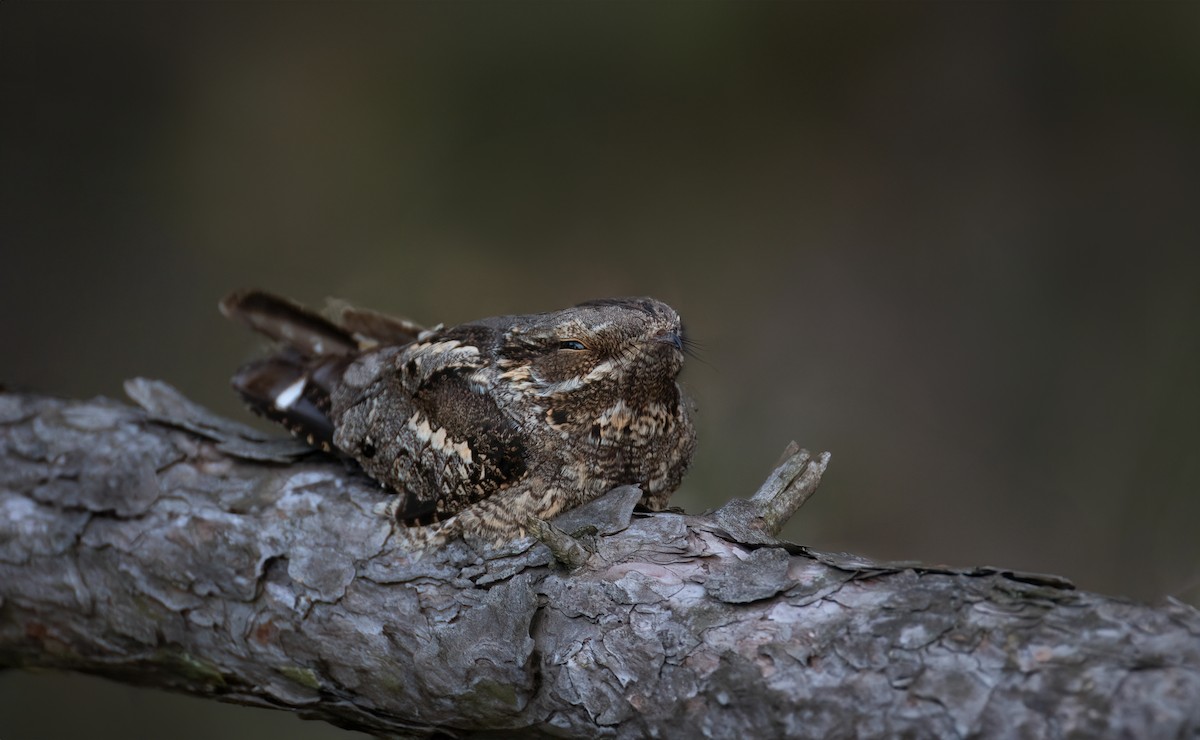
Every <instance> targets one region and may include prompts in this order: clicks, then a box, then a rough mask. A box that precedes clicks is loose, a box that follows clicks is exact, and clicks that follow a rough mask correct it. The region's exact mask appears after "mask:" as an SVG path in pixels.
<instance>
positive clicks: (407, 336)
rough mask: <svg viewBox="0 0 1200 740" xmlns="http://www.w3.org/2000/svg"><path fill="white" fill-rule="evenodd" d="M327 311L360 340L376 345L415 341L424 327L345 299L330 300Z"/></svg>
mask: <svg viewBox="0 0 1200 740" xmlns="http://www.w3.org/2000/svg"><path fill="white" fill-rule="evenodd" d="M327 313H328V314H329V315H331V316H333V317H335V319H336V321H337V324H338V325H339V326H341V327H342V328H343V329H345V330H346V331H348V332H350V333H352V334H353V335H354V336H355V338H357V339H359V340H360V342H366V343H372V344H377V345H389V344H408V343H409V342H415V341H416V340H417V337H418V336H419V335H420V333H421V332H422V331H424V327H422V326H421V325H420V324H417V323H414V322H412V321H409V320H408V319H401V318H397V317H395V316H388V315H387V314H384V313H379V312H378V311H372V310H370V309H368V308H357V307H355V306H352V305H350V304H349V303H346V302H345V301H339V300H330V301H329V302H328V306H327Z"/></svg>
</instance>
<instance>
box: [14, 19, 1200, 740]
mask: <svg viewBox="0 0 1200 740" xmlns="http://www.w3.org/2000/svg"><path fill="white" fill-rule="evenodd" d="M0 82H2V85H3V88H2V95H3V111H4V112H3V115H2V116H0V145H2V147H3V149H2V160H0V187H2V188H3V210H2V221H0V250H2V256H3V259H2V260H0V380H3V381H4V382H6V383H9V384H11V385H14V386H18V387H28V388H34V389H38V390H43V391H46V392H51V393H56V394H65V395H70V396H81V397H84V396H91V395H95V394H103V395H108V396H117V397H119V396H121V382H122V381H123V380H124V379H125V378H129V377H132V376H136V375H145V376H151V377H157V378H163V379H166V380H168V381H170V382H171V383H173V384H175V385H176V386H178V387H179V388H180V389H182V390H183V391H184V392H185V393H187V394H188V395H190V396H191V397H192V398H195V399H197V400H199V401H201V402H203V403H205V404H208V405H209V406H211V407H213V408H215V409H217V410H218V411H220V412H222V413H224V414H228V415H231V416H234V417H237V418H247V416H248V415H247V414H246V413H245V412H244V411H243V410H242V409H241V407H240V404H239V403H238V402H237V400H236V399H235V398H234V396H233V395H232V393H231V392H230V390H229V389H228V386H227V378H228V376H229V374H230V371H231V370H232V369H233V368H234V367H235V366H237V365H238V364H239V363H240V362H242V361H243V360H245V359H247V358H248V357H250V356H252V355H253V353H254V349H255V345H256V342H255V340H254V339H253V338H252V337H251V336H250V335H249V334H247V333H246V332H245V331H243V330H242V329H241V328H240V327H236V326H233V325H229V324H227V323H225V322H224V321H223V320H222V319H221V317H220V316H219V315H218V313H217V311H216V303H217V300H218V299H219V298H220V297H221V295H222V294H223V293H225V292H226V291H228V290H229V289H231V288H235V287H239V286H259V287H264V288H270V289H272V290H275V291H278V292H282V293H285V294H288V295H291V296H294V297H296V298H299V299H301V300H303V301H306V302H309V303H312V304H317V305H319V304H320V302H321V300H322V299H323V298H324V297H325V296H327V295H332V296H338V297H342V298H345V299H348V300H352V301H354V302H356V303H361V304H365V305H369V306H373V307H376V308H380V309H385V310H388V311H392V312H395V313H400V314H404V315H407V316H410V317H412V318H414V319H416V320H419V321H422V322H427V323H436V322H447V323H453V322H459V321H463V320H468V319H472V318H478V317H481V316H486V315H493V314H498V313H509V312H529V311H541V310H548V309H554V308H560V307H563V306H566V305H569V304H572V303H575V302H577V301H580V300H585V299H588V298H593V297H599V296H610V295H625V294H652V295H654V296H657V297H659V298H662V299H664V300H666V301H668V302H669V303H671V304H672V305H674V306H675V307H676V308H677V309H678V310H679V311H680V312H681V314H683V316H684V317H685V320H686V322H687V324H688V327H689V331H690V333H691V335H692V336H693V337H694V338H696V339H697V340H699V341H700V343H701V344H702V345H703V348H702V355H703V360H704V361H703V362H691V363H690V366H689V367H688V368H687V370H686V372H685V378H686V381H687V385H688V386H689V387H690V389H691V391H692V393H693V395H694V396H695V398H696V399H697V402H698V404H699V407H700V417H699V426H700V434H701V445H700V448H699V451H698V454H697V458H696V464H695V467H694V469H693V472H692V473H691V475H690V476H689V477H688V479H687V480H686V481H685V483H684V486H683V488H682V490H681V491H680V492H679V494H678V495H677V497H676V498H675V502H676V503H678V504H679V505H681V506H684V507H686V508H687V509H688V510H690V511H701V510H703V509H705V508H708V507H713V506H716V505H718V504H720V503H722V502H724V501H725V500H727V499H728V498H730V497H732V496H746V495H749V494H750V493H751V492H752V491H753V490H754V489H755V488H756V487H757V486H758V485H759V483H760V482H761V480H762V479H763V478H764V476H765V475H766V474H767V472H768V471H769V470H770V468H771V467H772V465H773V464H774V462H775V461H776V458H777V456H778V455H779V453H780V452H781V451H782V449H783V447H784V445H785V444H786V443H787V442H788V440H790V439H793V438H794V439H796V440H798V441H799V442H800V443H801V444H803V445H805V446H807V447H810V448H814V449H822V450H830V451H832V452H833V455H834V458H833V465H832V467H831V469H830V471H829V473H828V475H827V478H826V479H825V481H824V483H823V485H822V488H821V491H820V493H819V494H818V495H817V497H816V498H815V499H813V501H811V502H810V503H809V504H808V505H807V506H806V507H805V508H804V509H803V510H802V511H801V513H800V514H799V515H798V517H797V520H796V521H795V522H794V523H793V524H792V525H791V526H790V528H789V530H788V531H787V533H786V534H787V535H788V536H789V537H790V538H791V539H793V540H795V541H798V542H801V543H804V544H807V545H811V546H814V547H817V548H822V549H845V550H851V551H854V552H858V553H862V554H865V555H869V556H875V557H879V558H893V559H909V558H912V559H921V560H926V561H932V562H937V563H949V564H955V565H966V566H970V565H980V564H993V565H1000V566H1006V567H1012V568H1019V569H1026V570H1034V571H1045V572H1053V573H1059V574H1063V575H1066V576H1069V577H1071V578H1073V579H1074V580H1075V581H1076V582H1077V583H1078V584H1079V585H1080V586H1081V587H1082V588H1086V589H1090V590H1097V591H1102V592H1105V593H1109V594H1114V595H1123V596H1127V597H1130V598H1134V599H1140V600H1147V601H1152V602H1154V601H1160V600H1162V599H1163V598H1164V597H1166V596H1169V595H1170V596H1174V597H1177V598H1180V599H1183V600H1185V601H1190V602H1192V603H1197V602H1198V601H1200V537H1198V536H1197V535H1198V529H1200V528H1198V522H1200V497H1198V496H1197V489H1198V487H1200V454H1198V453H1197V447H1198V445H1200V429H1198V428H1197V423H1198V422H1197V420H1198V418H1200V385H1198V382H1197V381H1198V379H1200V251H1198V249H1200V215H1198V213H1200V5H1197V4H1187V3H1180V4H1153V5H1144V4H1137V5H1134V4H1085V3H1072V4H1013V5H1006V4H992V3H989V4H962V5H951V4H881V3H871V4H832V3H821V4H755V3H749V4H742V3H739V4H725V3H669V4H655V3H643V4H633V3H608V4H598V3H593V4H565V5H560V4H550V3H532V4H513V3H508V4H485V3H452V4H423V3H422V4H416V3H414V4H389V5H383V4H368V3H352V4H329V5H308V4H293V3H286V4H285V3H274V4H264V5H247V4H230V3H222V4H188V5H179V4H83V5H79V4H68V3H53V4H21V3H12V2H6V3H4V4H3V6H2V7H0ZM50 706H58V707H66V706H70V707H71V709H72V711H69V712H66V711H55V712H48V711H47V710H46V709H45V707H50ZM162 722H169V723H170V725H171V727H172V732H173V735H174V736H176V737H179V738H190V737H196V738H207V737H213V736H216V735H217V734H221V735H223V736H226V737H231V738H234V737H247V738H252V737H263V736H265V735H269V734H278V733H284V732H286V733H288V734H290V735H291V736H292V737H296V738H301V737H311V738H318V737H321V738H334V737H348V736H349V735H348V734H347V733H344V732H342V731H339V730H335V729H332V728H328V727H325V726H323V725H317V724H314V723H301V722H299V721H297V720H295V719H294V718H292V717H291V716H290V715H287V714H283V713H273V712H267V711H263V710H250V709H243V708H239V707H229V706H224V705H213V706H210V703H207V702H201V701H199V700H193V699H187V698H183V697H175V696H171V695H168V694H164V693H158V692H152V691H143V690H135V689H131V688H126V687H122V686H117V685H115V684H109V683H105V682H102V681H98V680H94V679H85V678H80V677H69V676H68V677H63V676H45V675H33V674H29V673H7V674H4V675H3V676H0V736H3V737H4V738H6V740H7V739H8V738H33V737H71V736H77V735H80V734H82V733H83V732H84V731H86V732H87V733H88V734H90V735H91V736H93V737H101V736H105V737H107V736H112V737H122V738H129V737H149V736H153V735H158V734H160V733H161V728H162V725H161V724H159V723H162ZM104 733H109V734H104Z"/></svg>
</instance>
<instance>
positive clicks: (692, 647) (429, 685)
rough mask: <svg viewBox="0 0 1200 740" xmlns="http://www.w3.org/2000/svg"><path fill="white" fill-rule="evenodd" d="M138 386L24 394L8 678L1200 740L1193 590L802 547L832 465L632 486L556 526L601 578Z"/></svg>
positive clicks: (576, 723)
mask: <svg viewBox="0 0 1200 740" xmlns="http://www.w3.org/2000/svg"><path fill="white" fill-rule="evenodd" d="M130 391H131V394H132V395H134V396H135V398H137V399H138V400H139V402H140V403H141V404H142V406H143V407H144V408H141V409H138V408H133V407H130V406H127V405H124V404H121V403H117V402H114V401H108V400H104V399H97V400H93V401H66V400H59V399H52V398H46V397H39V396H30V395H19V394H12V393H9V394H4V393H0V667H3V668H17V667H32V666H41V667H54V668H61V669H67V670H75V671H84V672H88V673H95V674H101V675H104V676H108V677H111V678H115V679H118V680H122V681H129V682H135V683H139V684H146V685H152V686H158V687H163V688H170V689H174V690H179V691H186V692H189V693H192V694H198V695H206V696H212V697H216V698H220V699H224V700H228V701H236V702H243V703H247V704H257V705H264V706H272V707H279V708H286V709H291V710H294V711H297V712H300V713H302V714H303V715H304V716H308V717H312V718H319V719H323V720H327V721H330V722H333V723H336V724H338V725H341V726H344V727H349V728H354V729H358V730H363V731H367V732H372V733H376V734H380V735H413V736H427V735H434V734H443V735H449V736H485V735H488V734H501V733H504V732H506V731H507V732H511V731H513V730H515V729H521V730H522V731H523V732H525V733H526V734H527V735H528V736H560V737H605V736H617V737H643V736H661V737H695V736H702V735H707V736H719V737H734V736H737V737H778V736H788V737H817V738H832V737H851V736H859V737H885V736H886V737H892V736H902V735H910V736H920V737H961V736H967V735H977V736H978V735H981V736H987V737H1039V738H1040V737H1055V736H1067V735H1080V736H1098V735H1105V736H1110V737H1120V736H1128V737H1139V738H1141V737H1172V738H1176V737H1195V736H1197V735H1198V734H1200V614H1198V613H1197V612H1196V610H1194V609H1192V608H1190V607H1187V606H1185V605H1183V604H1179V603H1167V604H1165V605H1163V606H1158V607H1150V606H1144V605H1139V604H1134V603H1129V602H1126V601H1121V600H1118V599H1112V598H1107V597H1104V596H1099V595H1095V594H1089V593H1082V592H1078V591H1075V590H1073V589H1072V588H1071V587H1070V584H1068V583H1067V582H1065V581H1063V580H1062V579H1057V578H1053V577H1044V576H1031V575H1022V574H1016V573H1011V572H1005V571H1000V570H996V569H976V570H973V571H970V572H960V571H952V570H947V569H941V568H931V567H923V566H919V565H916V564H904V563H890V564H889V563H873V562H869V561H866V560H863V559H861V558H855V557H852V556H848V555H834V554H824V553H817V552H813V551H810V550H808V549H806V548H803V547H798V546H795V545H790V544H786V543H780V542H778V541H776V540H775V539H774V537H773V535H774V533H775V531H777V528H778V526H779V524H780V523H781V521H782V520H783V519H786V517H787V516H788V515H790V513H791V512H792V511H793V510H794V509H795V507H796V506H798V505H799V503H802V500H803V498H804V497H806V496H807V495H808V494H811V491H812V490H813V489H814V488H815V486H816V481H817V480H819V477H820V472H821V471H822V470H823V468H824V464H825V462H826V461H827V459H828V458H827V457H816V458H814V457H810V456H809V455H807V453H804V452H803V451H797V450H790V451H789V453H790V454H789V455H788V456H787V458H786V459H785V461H784V462H783V464H782V465H781V467H780V469H779V470H778V471H777V474H776V475H774V476H773V477H772V479H771V480H770V481H768V484H767V485H765V486H764V489H763V491H761V492H760V493H759V494H758V495H757V496H756V497H755V498H753V499H750V500H748V501H737V502H734V503H732V504H731V505H729V506H727V507H725V508H723V509H722V510H720V511H719V512H716V513H714V514H713V515H710V516H685V515H682V514H677V513H660V514H653V515H637V514H634V515H631V514H630V512H631V510H632V508H633V502H634V501H635V500H636V497H637V492H636V490H633V491H629V490H618V491H616V492H614V493H613V494H611V495H610V496H608V497H606V498H605V499H603V500H602V501H601V502H598V503H597V504H596V505H594V506H593V507H591V509H590V510H589V511H586V512H580V513H579V514H577V515H576V516H574V517H573V518H571V519H567V520H563V519H561V518H560V519H559V520H556V522H555V524H556V525H557V528H555V529H551V530H548V533H543V538H544V539H546V541H548V542H550V543H551V544H554V545H556V546H555V550H556V552H560V553H563V552H565V550H564V543H565V546H566V550H572V548H574V549H573V550H572V551H573V552H574V556H570V555H571V553H570V552H567V553H566V555H567V556H566V557H563V560H567V561H571V560H574V562H575V563H577V564H578V567H576V568H575V569H574V570H568V569H567V567H566V566H564V565H563V564H562V563H561V562H560V560H556V559H555V558H554V557H552V555H551V553H550V550H549V549H548V548H547V547H546V546H544V545H542V544H539V543H530V542H527V543H525V544H523V545H522V546H520V547H514V548H512V551H510V552H484V553H477V552H475V551H474V550H472V549H471V548H470V547H468V546H467V545H465V544H463V543H461V542H460V543H454V544H452V545H451V546H448V547H446V548H444V549H441V550H438V551H435V552H430V553H427V554H425V555H424V556H423V557H420V558H417V557H414V555H413V554H412V553H409V552H407V551H405V549H404V547H403V542H402V540H401V538H398V537H396V536H394V535H392V533H391V530H390V528H389V527H388V526H387V525H386V524H385V521H384V520H383V519H382V518H381V517H380V515H379V514H378V513H377V511H376V509H377V507H378V505H380V504H381V503H384V502H385V501H386V500H387V494H386V493H385V492H382V491H380V490H379V489H378V487H376V486H374V485H373V484H371V483H370V481H368V480H365V479H364V478H362V477H361V476H360V475H358V474H356V473H355V472H354V471H353V470H350V469H349V468H347V467H346V466H345V465H344V464H342V463H340V462H338V461H336V460H332V459H330V458H327V457H322V456H313V455H309V456H306V457H303V458H302V459H299V460H296V461H291V462H284V461H288V460H289V459H290V458H291V457H292V456H294V455H296V454H297V453H298V450H297V449H296V448H295V446H294V445H292V444H291V443H290V442H269V441H264V440H263V439H262V437H260V436H259V435H257V434H255V433H254V432H251V431H249V430H246V429H244V428H241V427H239V426H238V425H235V424H233V423H231V422H227V421H224V420H221V419H218V418H216V417H213V416H211V415H209V414H207V413H206V412H204V411H203V410H202V409H198V408H196V407H194V406H191V405H189V404H188V403H187V402H186V401H185V400H183V399H181V398H179V397H177V396H175V395H173V394H172V392H171V391H170V389H169V388H166V387H164V386H161V385H157V384H153V383H147V382H138V383H133V384H131V386H130ZM789 466H790V467H789ZM584 522H587V523H590V524H592V525H594V527H593V531H592V533H591V534H582V535H580V536H578V538H577V539H565V540H564V539H562V537H561V535H562V530H566V531H568V532H570V531H575V530H576V529H577V528H578V527H580V526H581V524H582V523H584ZM577 534H578V533H577ZM579 548H582V549H579Z"/></svg>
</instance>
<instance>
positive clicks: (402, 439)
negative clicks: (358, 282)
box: [221, 291, 696, 545]
mask: <svg viewBox="0 0 1200 740" xmlns="http://www.w3.org/2000/svg"><path fill="white" fill-rule="evenodd" d="M221 311H222V313H224V314H225V315H226V316H228V317H230V318H233V319H237V320H239V321H241V322H243V323H245V324H247V325H249V326H250V327H251V328H253V329H255V330H256V331H258V332H260V333H262V334H265V335H266V336H268V337H271V338H272V339H274V340H276V341H277V342H278V343H279V344H280V345H281V347H280V350H279V351H278V352H277V353H276V354H274V355H272V356H270V357H267V358H265V359H262V360H259V361H257V362H253V363H251V364H249V365H247V366H245V367H243V368H242V369H241V370H239V371H238V373H237V374H236V375H235V376H234V378H233V386H234V388H235V389H237V391H238V392H240V393H241V395H242V396H243V397H244V398H245V400H246V401H247V402H248V403H249V404H250V406H251V408H253V409H254V410H255V411H257V412H259V413H261V414H263V415H264V416H266V417H268V418H271V419H273V420H275V421H278V422H280V423H282V424H284V425H285V426H287V427H288V428H289V429H290V430H291V431H292V432H293V433H295V434H297V435H299V436H302V437H304V438H305V439H307V440H308V442H309V444H312V445H314V446H317V447H320V448H321V449H323V450H326V451H337V452H340V453H342V454H344V455H346V456H348V457H350V458H353V459H354V460H356V461H357V462H358V464H359V465H361V466H362V468H363V470H365V471H366V472H367V473H368V474H369V475H370V476H371V477H373V478H374V479H375V480H377V481H379V483H380V484H382V485H383V486H385V487H387V488H390V489H392V490H393V491H395V492H396V493H397V494H399V496H398V499H397V500H396V502H395V505H394V507H392V509H393V511H394V513H395V517H396V520H397V521H398V522H399V523H401V524H402V525H405V526H406V527H414V528H419V529H417V530H413V531H411V532H410V537H411V538H412V539H413V540H414V541H415V542H418V543H420V544H423V545H428V544H434V543H440V542H444V541H445V540H447V539H449V538H452V537H456V536H465V537H467V538H469V539H478V540H483V541H485V542H488V543H501V542H504V541H506V540H509V539H512V538H515V537H518V536H522V535H524V533H525V527H526V523H527V521H528V517H537V518H540V519H547V518H549V517H552V516H554V515H555V514H557V513H558V512H561V511H564V510H566V509H570V508H572V507H575V506H579V505H580V504H583V503H586V502H587V501H590V500H592V499H594V498H596V497H598V496H600V495H601V494H603V493H605V492H606V491H608V490H610V489H612V488H614V487H616V486H620V485H624V484H636V485H638V486H640V487H641V489H642V491H643V498H642V503H643V504H644V505H645V506H647V507H648V508H650V509H653V510H660V509H662V508H664V507H665V506H666V503H667V500H668V498H669V497H670V495H671V493H672V492H673V491H674V490H675V489H676V488H677V487H678V486H679V483H680V480H681V479H682V477H683V474H684V472H685V471H686V470H687V467H688V464H689V463H690V462H691V458H692V452H693V451H694V449H695V442H696V437H695V430H694V428H693V426H692V420H691V402H690V401H689V400H688V399H687V397H686V396H685V395H684V393H683V392H682V390H681V389H680V387H679V385H678V384H677V383H676V377H677V376H678V375H679V371H680V369H681V368H682V366H683V359H684V349H685V346H686V345H685V340H684V335H683V327H682V324H681V323H680V320H679V315H678V314H677V313H676V312H675V311H674V310H673V309H672V308H671V307H669V306H667V305H666V304H664V303H662V302H660V301H657V300H654V299H652V298H620V299H605V300H598V301H591V302H588V303H582V304H580V305H578V306H575V307H573V308H568V309H564V310H562V311H554V312H550V313H541V314H532V315H528V316H498V317H494V318H488V319H482V320H479V321H472V322H470V323H466V324H461V325H459V326H455V327H452V328H448V329H447V328H442V327H441V326H438V327H434V328H432V329H428V330H425V329H422V328H421V327H420V326H418V325H416V324H414V323H412V322H410V321H406V320H403V319H397V318H393V317H390V316H386V315H384V314H380V313H376V312H373V311H366V310H361V309H356V308H352V307H349V306H344V305H343V306H341V307H340V310H339V311H337V315H336V317H335V318H333V319H326V318H323V317H321V316H319V315H317V314H315V313H312V312H310V311H308V310H306V309H304V308H302V307H301V306H299V305H297V304H295V303H292V302H291V301H288V300H286V299H283V298H278V297H276V296H272V295H269V294H267V293H263V292H259V291H243V292H237V293H233V294H232V295H230V296H228V297H226V298H225V300H223V301H222V302H221Z"/></svg>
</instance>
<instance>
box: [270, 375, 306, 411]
mask: <svg viewBox="0 0 1200 740" xmlns="http://www.w3.org/2000/svg"><path fill="white" fill-rule="evenodd" d="M307 383H308V378H305V377H303V376H301V378H300V379H299V380H297V381H296V382H294V383H292V384H291V385H289V386H288V387H287V388H284V389H283V390H281V391H279V393H278V394H276V395H275V408H277V409H279V410H280V411H287V410H288V409H290V408H291V407H292V404H294V403H295V402H296V401H299V400H300V394H301V393H304V386H305V385H306V384H307Z"/></svg>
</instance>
